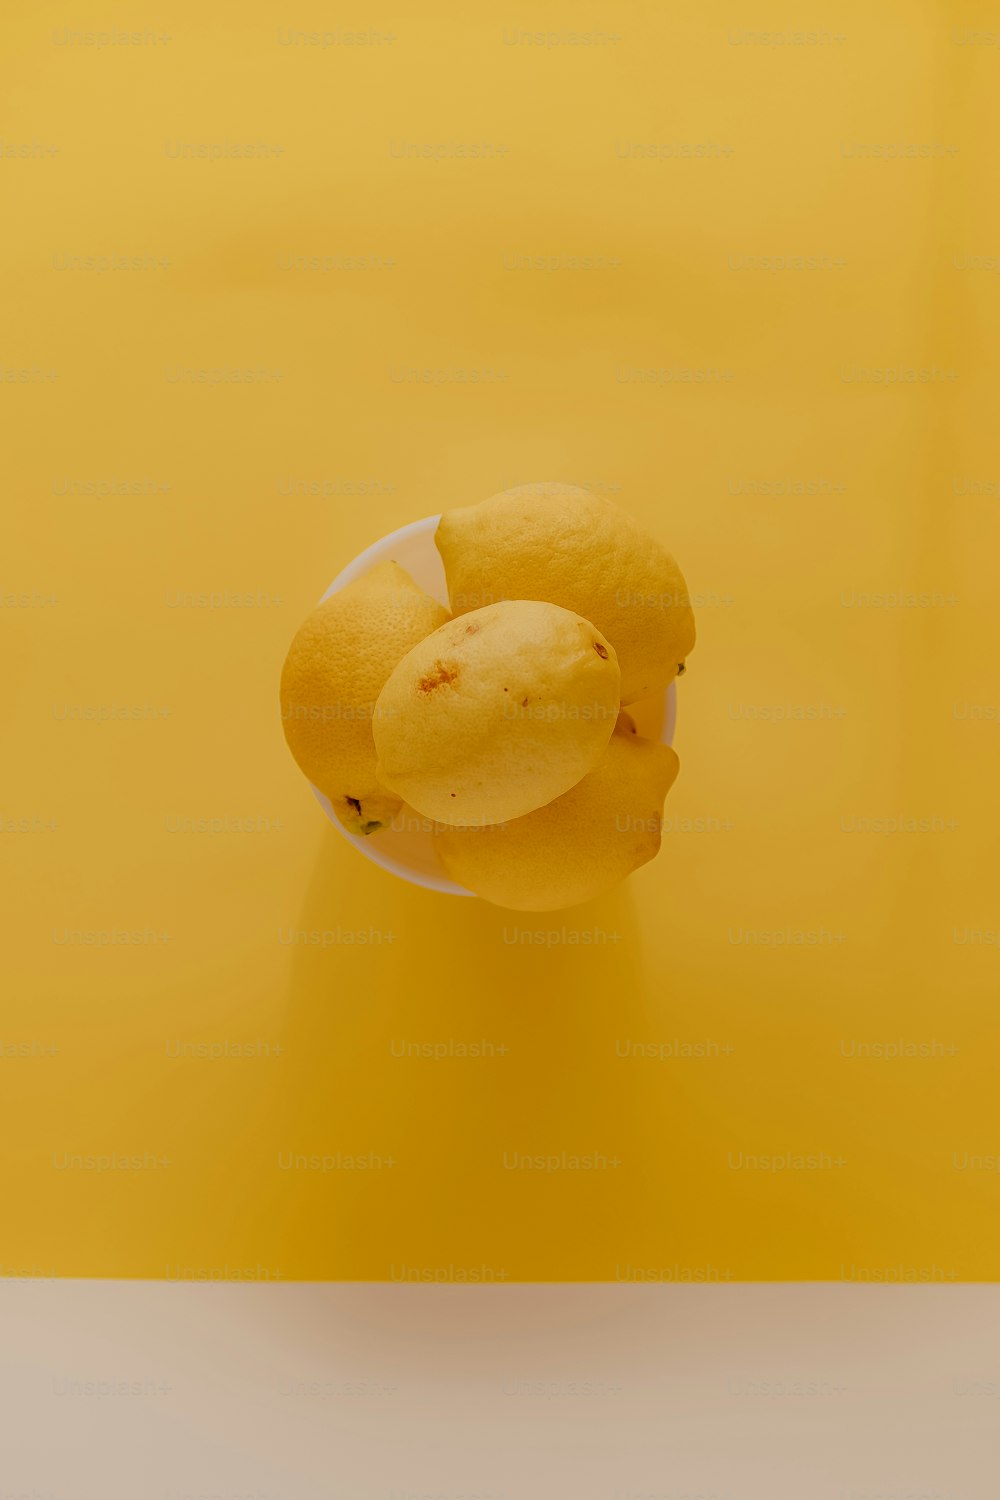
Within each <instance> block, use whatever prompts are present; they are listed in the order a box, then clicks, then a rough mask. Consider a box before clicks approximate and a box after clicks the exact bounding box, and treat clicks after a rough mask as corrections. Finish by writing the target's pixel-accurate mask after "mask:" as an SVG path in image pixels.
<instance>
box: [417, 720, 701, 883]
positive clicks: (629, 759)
mask: <svg viewBox="0 0 1000 1500" xmlns="http://www.w3.org/2000/svg"><path fill="white" fill-rule="evenodd" d="M679 766H680V762H679V761H678V759H677V756H676V755H675V753H674V751H673V750H671V749H670V748H669V747H668V746H667V745H660V744H657V743H655V742H654V741H653V740H646V739H642V738H640V737H639V736H638V735H637V734H636V733H635V730H634V728H633V727H632V725H631V722H630V721H629V720H628V718H627V715H625V714H623V715H622V716H621V719H620V721H619V724H618V727H617V730H616V732H615V733H614V734H613V735H612V736H611V740H610V741H609V743H608V746H607V748H606V750H605V752H604V754H603V756H602V757H601V759H600V761H599V762H598V764H597V765H596V767H595V768H594V770H593V771H591V772H590V774H589V775H588V776H585V777H584V778H583V780H582V781H579V782H577V784H576V786H574V787H572V788H571V789H570V790H569V791H568V792H564V793H563V795H562V796H561V797H557V798H556V799H555V801H554V802H550V803H549V804H548V806H547V807H540V808H538V809H537V810H536V811H535V812H531V813H528V814H527V816H526V817H523V818H516V819H515V820H514V821H513V822H510V823H508V824H507V825H506V827H505V828H445V827H438V828H436V829H435V830H434V843H435V847H436V848H437V852H438V854H439V856H440V859H441V862H442V864H443V865H444V867H445V869H446V870H447V872H448V874H449V875H450V876H451V878H452V879H453V880H456V881H457V882H458V883H459V885H464V886H465V888H466V889H467V890H470V891H475V893H476V895H477V896H482V897H483V898H484V899H485V900H487V901H492V902H493V904H494V905H495V906H506V907H511V908H513V909H514V910H515V911H553V910H555V909H556V908H558V907H563V906H576V905H578V904H579V903H580V902H581V901H589V900H591V899H592V898H593V897H594V896H599V895H601V893H602V892H603V891H605V890H607V889H608V888H609V887H610V886H612V885H615V884H616V883H617V882H618V881H619V880H623V879H624V878H625V876H626V875H630V874H631V873H632V871H633V870H637V869H638V868H639V866H640V865H644V864H646V863H647V862H648V861H649V860H651V859H652V858H653V857H654V855H655V854H656V853H657V852H658V850H659V847H660V833H661V828H662V823H663V801H664V798H665V797H666V795H667V792H668V791H669V790H670V787H671V786H672V784H673V782H674V779H675V777H676V775H677V772H678V769H679Z"/></svg>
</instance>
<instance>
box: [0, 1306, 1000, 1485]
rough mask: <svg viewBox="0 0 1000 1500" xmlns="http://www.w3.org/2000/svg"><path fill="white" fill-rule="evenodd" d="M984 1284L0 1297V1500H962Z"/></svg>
mask: <svg viewBox="0 0 1000 1500" xmlns="http://www.w3.org/2000/svg"><path fill="white" fill-rule="evenodd" d="M998 1333H1000V1291H998V1289H997V1288H996V1287H992V1286H954V1285H952V1286H916V1287H914V1286H896V1287H871V1286H854V1285H832V1284H831V1285H828V1284H823V1285H815V1284H796V1285H781V1284H769V1285H714V1286H670V1285H656V1286H645V1287H636V1286H628V1287H625V1286H594V1285H513V1286H499V1287H498V1286H494V1287H481V1288H466V1287H460V1286H450V1285H442V1286H416V1287H414V1286H394V1285H391V1284H389V1285H381V1284H360V1285H359V1284H333V1285H331V1284H322V1285H319V1284H303V1283H300V1284H270V1285H267V1284H247V1283H243V1284H239V1283H227V1284H218V1285H210V1286H209V1285H201V1284H190V1283H150V1282H114V1281H103V1282H100V1281H99V1282H80V1281H45V1280H24V1279H10V1280H5V1281H0V1500H14V1497H19V1500H28V1497H30V1500H117V1497H118V1496H122V1497H126V1496H127V1497H129V1500H184V1497H187V1500H194V1497H201V1500H207V1497H213V1500H250V1497H254V1500H415V1497H417V1496H420V1497H425V1500H426V1497H431V1496H433V1497H435V1500H474V1497H478V1500H487V1497H492V1500H500V1497H507V1500H514V1497H531V1500H534V1497H539V1500H540V1497H546V1500H563V1497H566V1500H576V1497H579V1500H590V1497H602V1500H637V1497H640V1496H641V1497H643V1500H652V1497H655V1500H778V1497H781V1500H784V1497H785V1496H788V1497H795V1500H876V1497H878V1500H987V1497H991V1500H992V1497H995V1496H996V1495H998V1494H1000V1338H998Z"/></svg>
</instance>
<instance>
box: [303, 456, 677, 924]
mask: <svg viewBox="0 0 1000 1500" xmlns="http://www.w3.org/2000/svg"><path fill="white" fill-rule="evenodd" d="M435 541H436V543H437V548H438V551H439V552H440V554H441V557H442V560H443V562H444V569H445V576H446V578H447V581H448V596H449V600H450V604H451V613H449V611H448V610H447V609H445V608H444V607H443V605H441V604H439V603H438V602H437V600H435V599H432V598H431V597H430V595H429V594H427V593H425V592H424V591H423V589H420V588H418V587H417V585H416V584H415V583H414V582H413V580H412V578H410V576H409V574H408V573H406V572H405V571H404V570H403V569H402V568H401V567H399V566H398V565H397V564H396V563H394V562H385V563H381V564H379V565H378V566H377V567H375V568H373V569H372V570H371V572H369V573H367V574H366V575H365V576H364V577H362V578H358V579H356V580H355V581H354V582H353V583H351V584H348V585H347V586H346V587H345V588H343V589H341V590H340V591H339V592H338V593H336V594H334V595H333V596H332V597H331V598H330V599H328V600H327V601H326V602H325V603H324V604H321V605H319V606H318V608H316V609H314V610H313V612H312V614H310V615H309V616H308V618H307V619H306V620H305V622H304V623H303V625H302V626H301V628H300V629H299V631H298V633H297V634H296V636H295V639H294V640H293V641H292V644H291V648H290V650H289V652H288V657H287V659H286V661H285V665H284V670H283V672H282V677H281V711H282V721H283V725H284V730H285V737H286V739H287V741H288V746H289V749H290V750H291V752H292V755H293V756H294V757H295V760H296V761H297V763H298V765H299V767H300V768H301V770H302V771H303V772H304V773H305V775H306V776H307V777H308V778H309V780H310V781H311V782H312V783H313V785H314V786H316V787H318V788H319V790H320V791H321V792H323V793H324V794H325V795H326V796H327V797H328V798H329V800H330V803H331V804H332V806H333V809H334V811H335V812H336V814H337V817H338V818H339V819H340V821H341V823H343V825H344V827H345V828H347V829H348V831H349V832H351V833H353V834H357V835H367V836H372V837H375V838H377V837H378V835H379V832H380V830H383V829H385V828H387V827H389V826H391V825H392V822H393V819H394V818H396V817H397V816H398V815H399V814H401V813H402V812H403V811H404V808H405V807H409V808H412V809H414V810H415V811H416V812H417V813H419V814H421V815H422V816H423V817H425V818H427V819H429V820H431V824H432V827H433V836H434V842H435V846H436V849H437V852H438V855H439V857H440V860H441V863H442V864H443V866H444V868H445V869H446V870H447V872H448V874H449V875H450V876H451V878H452V879H453V880H455V881H457V882H458V883H459V884H460V885H463V886H465V887H466V888H467V889H468V890H470V891H474V892H475V893H476V894H477V895H479V896H482V897H484V898H485V899H486V900H488V901H492V902H494V903H496V905H498V906H506V907H513V908H514V909H516V910H520V911H549V910H553V909H555V908H558V907H563V906H572V905H575V904H576V903H578V902H581V901H586V900H588V899H590V898H591V897H592V896H596V895H599V894H600V893H601V892H602V891H603V890H605V889H606V888H607V887H608V886H610V885H613V884H614V883H615V882H616V881H618V880H621V879H623V878H624V877H625V876H626V875H628V874H630V873H631V871H632V870H635V869H637V868H638V867H639V866H640V865H643V864H645V863H646V862H647V861H648V860H650V859H652V858H653V856H654V855H655V854H656V853H657V851H658V849H659V847H660V825H661V822H662V815H663V802H664V798H665V797H666V794H667V792H668V791H669V789H670V787H671V785H672V783H673V781H674V778H675V777H676V775H677V770H678V760H677V756H676V755H675V754H674V752H673V750H671V749H670V748H668V747H667V746H666V745H661V744H659V743H656V742H654V741H652V740H646V739H643V738H641V737H640V736H639V735H638V734H637V733H636V731H635V726H634V724H633V723H632V720H631V719H630V717H629V715H628V714H627V713H624V712H623V711H622V709H623V705H627V704H630V703H637V702H639V701H641V700H642V699H644V698H650V697H653V696H655V695H657V694H660V693H662V692H663V691H664V690H665V689H666V687H667V686H668V684H669V683H670V682H671V681H672V679H673V678H674V677H675V676H676V675H677V674H678V672H682V671H683V670H684V664H685V659H686V657H687V655H688V653H689V651H690V650H691V648H692V647H693V646H694V639H695V628H694V616H693V614H692V612H691V606H690V601H689V598H688V593H687V588H686V586H685V583H684V579H683V577H682V576H681V573H680V570H679V568H678V567H677V564H676V563H675V562H674V560H673V558H672V557H671V556H670V554H669V553H668V552H666V551H665V550H664V548H663V547H661V546H660V544H659V542H657V541H656V540H655V539H654V538H653V537H651V536H649V535H648V534H646V533H645V532H644V531H642V529H641V528H640V527H639V526H637V525H636V523H635V522H634V521H633V519H632V517H631V516H630V515H629V514H628V513H627V512H626V511H624V510H622V509H621V508H620V507H619V506H617V505H614V504H612V503H611V502H610V501H608V500H603V499H599V498H597V497H595V496H594V495H591V494H588V493H587V491H585V490H581V489H577V488H575V487H573V486H571V485H563V484H530V485H521V486H519V487H518V488H517V489H513V490H507V491H505V492H504V493H503V494H501V495H495V496H494V497H493V498H492V499H490V500H485V501H483V502H482V504H480V505H473V506H469V507H467V508H465V509H461V510H451V511H447V512H446V513H445V514H444V515H443V516H442V517H441V520H440V523H439V525H438V528H437V534H436V537H435Z"/></svg>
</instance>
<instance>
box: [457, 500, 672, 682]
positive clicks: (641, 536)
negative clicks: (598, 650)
mask: <svg viewBox="0 0 1000 1500" xmlns="http://www.w3.org/2000/svg"><path fill="white" fill-rule="evenodd" d="M435 540H436V542H437V546H438V551H439V552H440V554H441V557H442V559H443V561H444V568H445V573H446V575H447V578H448V593H449V596H450V599H451V608H452V612H453V614H455V615H460V614H463V613H464V612H465V611H466V610H470V609H478V608H480V607H482V606H483V605H486V604H490V603H493V602H495V601H497V600H500V599H546V600H549V601H550V602H551V603H553V604H561V605H563V607H564V608H565V609H572V610H574V611H576V613H577V614H580V615H582V616H583V617H584V619H587V620H591V621H593V623H594V624H595V625H596V626H597V628H598V630H600V631H601V632H602V633H603V634H604V635H605V636H606V637H607V639H608V640H609V641H610V642H611V644H612V645H613V646H614V648H615V651H616V652H617V653H618V663H619V666H620V667H621V673H622V686H621V696H622V702H623V703H635V702H637V701H638V700H639V699H640V698H648V697H651V696H652V695H653V694H654V693H658V692H660V691H662V689H663V688H665V687H666V686H667V684H668V683H669V682H670V681H671V679H672V678H673V677H675V676H676V675H677V672H678V671H679V670H682V669H683V666H684V662H685V658H686V657H687V655H688V652H689V651H690V650H691V649H692V647H693V646H694V639H695V628H694V615H693V613H692V611H691V605H690V601H689V599H688V592H687V585H686V584H685V582H684V578H683V575H682V573H681V571H680V569H679V568H678V566H677V564H676V562H675V561H674V559H673V558H672V557H671V555H670V553H669V552H667V551H666V550H665V548H663V547H662V546H661V545H660V543H659V542H658V541H656V539H655V538H654V537H651V536H649V535H648V534H647V533H646V532H645V531H643V529H642V527H641V526H639V525H638V523H637V522H636V521H635V520H633V518H632V517H631V516H630V515H629V513H628V512H627V511H625V510H622V509H621V507H620V506H618V505H614V504H613V503H612V502H611V501H610V500H603V499H600V498H599V497H598V496H596V495H591V494H589V493H588V492H587V491H586V490H581V489H577V488H576V487H575V486H573V485H569V484H524V485H519V486H518V488H517V489H513V490H505V491H504V492H503V493H502V494H500V495H494V496H493V498H492V499H490V500H484V501H482V503H481V504H479V505H471V506H468V507H465V508H463V509H459V510H450V511H446V512H445V514H444V515H443V516H442V517H441V520H440V523H439V525H438V529H437V535H436V538H435Z"/></svg>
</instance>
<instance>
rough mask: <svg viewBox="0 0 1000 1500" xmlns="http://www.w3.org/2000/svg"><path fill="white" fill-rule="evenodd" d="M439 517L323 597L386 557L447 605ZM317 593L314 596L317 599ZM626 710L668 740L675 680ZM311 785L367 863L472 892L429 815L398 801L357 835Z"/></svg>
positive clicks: (342, 576) (386, 542)
mask: <svg viewBox="0 0 1000 1500" xmlns="http://www.w3.org/2000/svg"><path fill="white" fill-rule="evenodd" d="M440 519H441V517H440V516H427V517H425V519H424V520H422V521H412V522H411V523H410V525H409V526H401V527H400V529H399V530H398V531H393V532H390V534H389V535H388V536H384V537H383V538H382V540H381V541H380V542H373V543H372V545H371V546H370V547H366V548H365V550H364V552H362V553H360V554H359V556H357V557H356V558H355V559H354V561H353V562H351V563H348V564H347V567H346V568H345V569H344V570H343V572H342V573H338V574H337V576H336V578H335V579H334V580H333V582H332V583H331V585H330V587H329V588H328V589H327V591H326V593H325V594H324V595H323V599H329V597H330V595H331V594H335V593H336V592H337V590H338V589H342V588H344V587H345V585H346V584H348V583H353V582H354V580H355V578H360V577H361V575H362V573H367V572H369V570H370V569H371V568H374V567H375V565H376V563H380V562H387V561H388V562H397V563H399V566H400V567H401V568H405V569H406V571H407V573H409V575H410V577H411V578H412V579H413V581H414V583H417V584H419V585H420V587H421V588H422V589H426V590H427V592H428V594H431V595H432V596H433V597H434V598H435V599H437V600H439V601H440V602H441V603H442V604H444V605H445V606H447V604H448V589H447V586H446V584H445V578H444V566H443V564H442V562H441V556H440V554H439V552H438V550H437V548H436V547H435V545H434V533H435V531H436V530H437V523H438V521H440ZM323 599H321V600H320V601H319V602H320V603H321V604H322V603H323ZM628 712H629V714H630V715H631V716H632V718H633V719H634V720H635V725H636V728H637V729H638V731H639V733H640V734H643V735H646V736H648V737H649V738H650V739H658V740H661V741H662V742H663V744H664V745H670V744H672V743H673V738H674V724H675V722H676V718H677V693H676V688H675V684H674V683H671V684H670V687H669V689H668V691H667V692H666V693H661V694H660V696H659V697H658V698H649V699H647V700H646V701H645V702H644V703H630V704H629V707H628ZM313 791H314V792H315V793H316V796H317V798H318V800H319V804H320V806H321V807H322V809H323V811H324V812H325V813H326V815H327V817H328V818H329V819H330V822H331V823H332V824H333V826H334V828H336V830H337V832H338V833H339V834H340V835H341V836H342V837H343V838H345V839H347V841H348V843H350V844H353V845H354V847H355V849H357V850H358V852H359V853H361V854H363V855H364V856H365V858H366V859H370V860H371V861H372V863H373V864H376V865H380V866H381V867H382V869H383V870H388V871H389V872H390V874H392V875H399V876H400V878H401V879H403V880H408V881H410V883H411V884H412V885H422V886H423V887H424V889H425V890H428V891H442V892H444V894H446V895H449V896H471V895H472V894H473V893H472V891H467V890H466V889H465V887H464V886H462V885H456V884H455V882H454V881H453V880H449V878H448V876H447V875H446V874H445V871H444V869H443V868H442V866H441V863H440V861H439V860H438V857H437V853H436V851H435V848H434V840H433V838H432V837H431V829H432V827H433V822H432V819H430V818H423V817H421V816H420V814H419V813H416V812H414V811H413V809H412V808H410V807H404V808H403V810H402V812H401V813H399V814H397V816H396V817H395V818H394V819H393V821H392V823H391V825H390V826H389V827H388V828H385V829H382V830H381V832H379V833H373V834H371V835H370V836H369V837H367V838H362V837H359V836H357V835H356V834H353V833H348V831H347V829H346V828H345V827H344V825H343V823H341V821H340V819H339V818H338V817H337V814H336V813H335V812H334V810H333V808H332V807H331V806H330V802H329V799H328V798H326V797H324V796H323V793H322V792H321V791H320V790H319V788H318V787H315V786H314V787H313Z"/></svg>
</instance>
